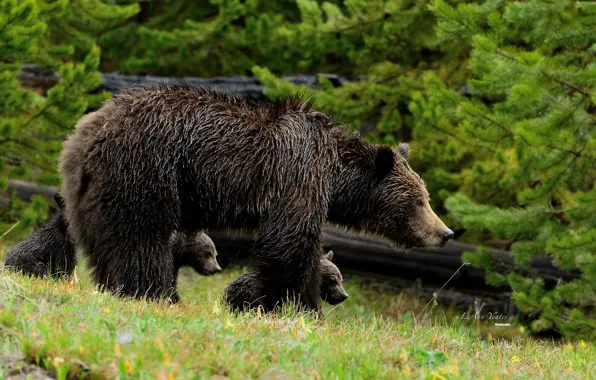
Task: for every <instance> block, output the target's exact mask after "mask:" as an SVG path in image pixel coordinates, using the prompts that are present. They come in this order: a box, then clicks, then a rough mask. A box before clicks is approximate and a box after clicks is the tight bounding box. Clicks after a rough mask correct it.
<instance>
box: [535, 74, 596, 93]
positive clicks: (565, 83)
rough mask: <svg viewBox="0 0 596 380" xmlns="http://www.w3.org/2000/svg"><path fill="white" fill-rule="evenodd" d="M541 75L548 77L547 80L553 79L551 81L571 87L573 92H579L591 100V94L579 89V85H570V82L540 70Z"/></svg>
mask: <svg viewBox="0 0 596 380" xmlns="http://www.w3.org/2000/svg"><path fill="white" fill-rule="evenodd" d="M540 73H541V74H542V75H544V76H546V77H547V78H549V79H551V80H553V81H555V82H557V83H559V84H561V85H563V86H566V87H569V88H570V89H572V90H574V91H576V92H579V93H580V94H582V95H583V96H584V97H586V98H590V94H588V93H587V92H585V91H584V90H583V89H582V88H580V87H578V86H577V85H574V84H573V83H569V82H567V81H564V80H562V79H559V78H556V77H554V76H552V75H550V74H548V73H546V72H545V71H544V70H540Z"/></svg>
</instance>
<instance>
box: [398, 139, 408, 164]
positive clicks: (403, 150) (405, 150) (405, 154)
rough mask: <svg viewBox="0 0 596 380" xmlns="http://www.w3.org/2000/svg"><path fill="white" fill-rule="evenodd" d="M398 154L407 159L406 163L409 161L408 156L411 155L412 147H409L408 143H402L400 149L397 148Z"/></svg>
mask: <svg viewBox="0 0 596 380" xmlns="http://www.w3.org/2000/svg"><path fill="white" fill-rule="evenodd" d="M397 152H398V153H399V154H400V155H401V156H402V157H403V158H405V159H406V161H407V160H408V156H409V155H410V146H409V145H408V143H405V142H403V143H401V144H399V147H398V148H397Z"/></svg>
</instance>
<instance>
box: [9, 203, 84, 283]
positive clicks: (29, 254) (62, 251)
mask: <svg viewBox="0 0 596 380" xmlns="http://www.w3.org/2000/svg"><path fill="white" fill-rule="evenodd" d="M54 200H55V201H56V208H54V209H52V210H51V211H50V215H49V217H48V220H47V221H46V222H45V223H43V224H41V225H40V226H38V227H37V228H36V229H35V230H34V231H33V233H31V235H29V237H27V239H25V240H23V241H22V242H21V243H19V244H17V245H15V246H14V247H12V248H11V249H10V251H8V253H7V254H6V261H5V262H4V267H5V268H7V269H11V270H15V271H19V272H22V273H23V274H26V275H31V276H36V277H46V276H50V277H53V278H62V277H68V276H70V275H71V274H72V273H73V271H74V268H75V266H76V264H77V257H76V251H75V246H74V244H73V242H72V241H71V239H70V237H69V236H68V233H67V224H66V220H65V218H64V217H63V207H64V204H63V200H62V198H61V197H60V195H59V194H56V195H55V196H54Z"/></svg>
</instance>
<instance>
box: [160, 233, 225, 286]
mask: <svg viewBox="0 0 596 380" xmlns="http://www.w3.org/2000/svg"><path fill="white" fill-rule="evenodd" d="M171 245H172V254H173V255H174V286H176V283H177V279H178V272H179V271H180V268H181V267H191V268H192V269H194V270H195V272H197V273H198V274H200V275H203V276H210V275H212V274H215V273H218V272H220V271H221V267H220V266H219V264H218V262H217V250H216V249H215V244H213V240H211V238H210V237H209V236H208V235H207V234H206V233H204V232H199V233H195V234H184V233H178V232H175V233H174V234H173V235H172V242H171Z"/></svg>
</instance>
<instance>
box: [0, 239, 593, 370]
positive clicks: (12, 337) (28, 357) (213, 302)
mask: <svg viewBox="0 0 596 380" xmlns="http://www.w3.org/2000/svg"><path fill="white" fill-rule="evenodd" d="M2 251H3V249H0V259H1V258H2V256H3V252H2ZM0 261H1V260H0ZM240 273H241V270H239V269H232V270H225V271H224V272H222V273H221V274H218V275H215V276H211V277H200V276H198V275H195V274H194V273H192V272H191V271H190V270H186V268H184V269H183V271H182V272H181V274H180V281H179V286H180V294H181V298H182V302H181V303H179V304H177V305H172V306H169V305H166V304H165V303H155V302H153V303H151V302H145V301H134V300H127V299H122V298H116V297H113V296H110V295H109V294H106V293H102V292H98V291H97V290H96V288H95V287H94V286H93V284H92V283H91V281H90V278H89V276H88V273H87V272H86V271H85V270H84V269H83V267H79V268H77V279H76V280H72V281H50V280H43V279H31V278H26V277H23V276H20V275H16V274H11V273H6V272H4V273H2V274H1V275H0V367H1V369H0V379H3V378H7V379H8V378H11V379H17V378H22V379H25V378H32V379H44V378H48V377H55V378H58V379H65V378H98V379H104V378H109V379H113V378H122V379H124V378H157V379H191V378H207V379H208V378H213V379H223V378H225V377H228V378H232V379H244V378H261V379H270V380H272V379H294V378H313V379H357V378H358V379H362V378H363V379H400V378H413V379H453V378H460V379H470V378H484V379H496V378H499V379H506V378H518V379H538V378H552V379H565V378H569V379H587V378H596V347H595V346H594V345H593V344H591V343H585V342H581V341H580V342H552V341H538V340H535V339H531V338H529V337H527V334H526V333H524V332H523V331H522V329H520V328H513V327H511V328H499V327H495V326H494V323H492V324H491V323H487V322H484V321H481V322H476V321H472V322H468V323H467V326H466V325H465V324H463V323H462V320H461V317H460V319H459V320H458V316H457V313H454V312H452V311H450V310H445V309H440V308H432V307H430V306H429V307H427V308H426V309H425V310H424V311H425V313H423V314H422V315H420V312H421V311H422V310H423V309H424V307H425V306H426V302H424V301H422V300H417V299H412V298H411V297H407V296H405V295H403V294H387V293H383V292H380V291H378V290H375V289H372V288H369V287H366V286H363V285H362V284H361V283H359V281H358V279H350V280H348V281H346V282H345V283H344V286H345V288H346V290H347V291H348V293H349V294H350V298H349V299H348V300H347V301H346V302H344V303H343V304H341V305H339V306H336V307H331V306H329V305H326V306H325V309H324V310H325V318H324V319H315V318H313V317H311V316H309V315H305V314H300V313H297V312H296V311H295V310H291V308H288V309H287V310H284V311H283V312H282V313H280V314H279V315H275V316H271V315H261V314H260V313H256V312H255V313H247V314H242V315H239V316H235V315H233V314H231V313H229V312H228V311H226V309H225V307H224V305H223V303H222V302H221V294H222V291H223V289H224V288H225V286H226V285H227V284H228V283H229V282H230V281H232V280H233V279H235V278H236V277H237V276H238V275H239V274H240ZM429 309H432V311H431V312H430V313H428V311H429ZM477 323H478V324H477ZM513 325H514V324H512V326H513Z"/></svg>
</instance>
